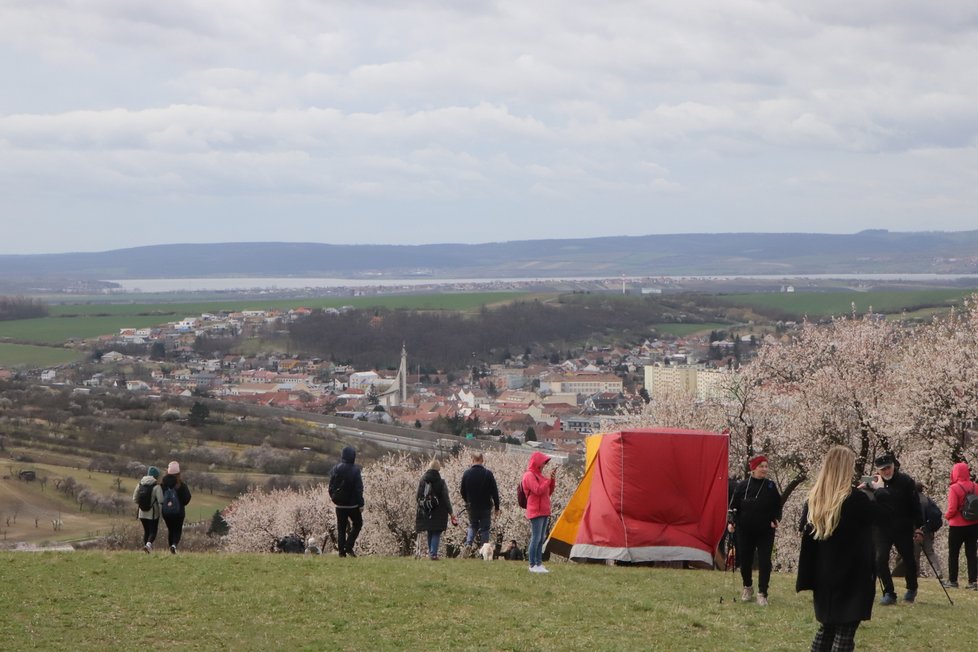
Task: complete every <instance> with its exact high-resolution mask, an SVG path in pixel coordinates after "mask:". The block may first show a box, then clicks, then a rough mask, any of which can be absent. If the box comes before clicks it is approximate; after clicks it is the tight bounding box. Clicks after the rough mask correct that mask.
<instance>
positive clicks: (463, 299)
mask: <svg viewBox="0 0 978 652" xmlns="http://www.w3.org/2000/svg"><path fill="white" fill-rule="evenodd" d="M529 296H531V295H530V294H529V293H527V292H458V293H440V294H398V295H384V296H369V297H336V298H320V299H234V300H228V301H198V302H181V303H164V302H159V303H86V304H63V305H52V306H51V308H50V314H51V315H52V316H62V315H71V316H75V315H78V316H86V315H87V316H92V315H114V316H119V315H134V316H140V315H142V316H146V315H152V316H163V317H164V320H163V321H169V320H170V319H182V318H184V317H193V316H196V315H199V314H201V313H205V312H220V311H231V312H233V311H237V310H290V309H292V308H298V307H300V306H303V307H306V308H339V307H341V306H353V307H354V308H391V309H397V308H408V309H414V310H459V311H467V310H475V309H477V308H480V307H481V306H484V305H492V304H499V303H506V302H509V301H514V300H516V299H520V298H524V297H529Z"/></svg>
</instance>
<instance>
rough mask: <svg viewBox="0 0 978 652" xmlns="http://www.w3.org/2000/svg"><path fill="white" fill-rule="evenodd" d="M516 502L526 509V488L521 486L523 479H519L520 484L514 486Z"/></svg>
mask: <svg viewBox="0 0 978 652" xmlns="http://www.w3.org/2000/svg"><path fill="white" fill-rule="evenodd" d="M516 503H517V504H518V505H519V506H520V507H521V508H523V509H526V490H525V489H524V488H523V481H522V480H520V484H519V486H518V487H516Z"/></svg>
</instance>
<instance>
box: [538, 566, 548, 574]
mask: <svg viewBox="0 0 978 652" xmlns="http://www.w3.org/2000/svg"><path fill="white" fill-rule="evenodd" d="M537 572H538V573H549V572H550V571H548V570H547V569H546V568H544V567H543V564H540V565H539V566H537Z"/></svg>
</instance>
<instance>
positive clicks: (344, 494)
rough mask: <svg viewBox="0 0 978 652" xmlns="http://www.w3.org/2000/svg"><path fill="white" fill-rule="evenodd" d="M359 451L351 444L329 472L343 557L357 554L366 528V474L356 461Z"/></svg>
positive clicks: (330, 493)
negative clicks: (357, 543) (364, 496)
mask: <svg viewBox="0 0 978 652" xmlns="http://www.w3.org/2000/svg"><path fill="white" fill-rule="evenodd" d="M356 459H357V451H356V450H355V449H354V448H353V446H347V447H346V448H344V449H343V451H342V452H341V453H340V462H339V463H338V464H337V465H336V466H334V467H333V468H332V470H330V472H329V487H328V489H327V491H328V492H329V498H330V500H332V501H333V505H335V506H336V546H337V548H338V549H339V553H340V557H356V553H354V552H353V546H354V545H356V542H357V537H358V536H359V535H360V530H361V529H363V476H362V475H361V473H360V467H359V466H358V465H356V464H355V462H356Z"/></svg>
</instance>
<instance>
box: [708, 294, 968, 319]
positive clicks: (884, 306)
mask: <svg viewBox="0 0 978 652" xmlns="http://www.w3.org/2000/svg"><path fill="white" fill-rule="evenodd" d="M974 292H975V290H973V289H969V290H953V289H932V290H907V291H900V290H886V291H879V292H855V291H854V292H795V293H793V294H787V293H756V294H728V295H720V296H718V299H720V300H721V301H723V302H724V303H727V304H730V305H733V306H746V307H750V308H755V309H757V310H761V311H765V312H772V311H774V312H781V313H786V314H790V315H794V316H796V317H798V318H801V317H804V316H805V315H808V316H810V317H825V316H829V315H845V314H849V313H850V312H851V311H852V304H853V303H855V304H856V311H857V312H858V313H860V314H863V313H866V312H868V311H869V309H870V307H872V309H873V311H874V312H877V313H899V312H902V311H904V310H907V311H915V310H919V309H922V308H931V307H937V306H943V307H947V306H952V305H957V304H960V303H961V301H962V300H963V299H964V298H966V297H968V296H971V294H973V293H974Z"/></svg>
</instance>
